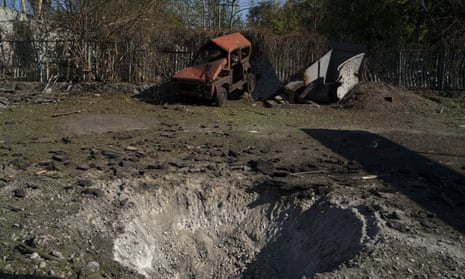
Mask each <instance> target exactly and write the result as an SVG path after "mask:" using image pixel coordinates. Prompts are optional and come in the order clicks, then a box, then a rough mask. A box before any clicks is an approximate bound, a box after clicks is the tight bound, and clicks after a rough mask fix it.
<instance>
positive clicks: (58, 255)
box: [49, 250, 65, 259]
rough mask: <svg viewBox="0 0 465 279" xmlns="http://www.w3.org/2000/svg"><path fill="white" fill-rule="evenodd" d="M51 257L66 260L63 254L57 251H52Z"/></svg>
mask: <svg viewBox="0 0 465 279" xmlns="http://www.w3.org/2000/svg"><path fill="white" fill-rule="evenodd" d="M49 255H50V256H53V257H55V258H58V259H64V258H65V257H63V254H62V253H61V252H60V251H57V250H52V251H50V253H49Z"/></svg>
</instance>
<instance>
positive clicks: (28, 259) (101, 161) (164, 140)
mask: <svg viewBox="0 0 465 279" xmlns="http://www.w3.org/2000/svg"><path fill="white" fill-rule="evenodd" d="M371 86H373V85H371ZM373 90H375V89H373V87H368V88H365V89H363V90H362V93H364V92H368V91H369V92H372V91H373ZM383 90H384V91H383V94H387V95H389V96H397V95H395V94H398V92H396V91H395V90H396V89H395V88H389V89H383ZM389 90H391V91H389ZM407 93H408V92H407ZM402 94H406V93H405V92H402ZM410 94H411V93H410ZM60 96H61V98H62V99H61V101H60V102H57V103H53V102H47V103H42V104H22V103H14V102H9V104H10V105H9V106H8V107H7V108H6V109H3V112H2V113H0V123H1V129H0V155H1V161H0V204H1V208H0V212H1V215H0V251H1V252H0V277H2V278H19V277H18V276H21V275H22V276H32V277H31V278H44V277H46V278H48V277H51V278H56V277H59V278H143V277H144V276H145V277H147V278H190V277H195V278H225V277H228V278H302V277H316V278H346V277H349V278H360V277H370V278H415V277H421V276H426V277H432V278H465V252H464V251H465V239H464V233H465V221H464V220H465V216H464V215H465V213H464V212H465V211H464V210H463V209H464V206H465V195H464V193H465V190H464V187H465V160H464V158H465V153H464V150H465V128H463V125H464V124H465V118H464V115H465V114H464V113H463V112H464V105H463V103H460V101H455V102H454V101H452V100H449V99H440V101H441V102H437V101H435V102H432V101H430V100H429V99H425V98H422V97H419V96H417V97H418V100H417V101H415V102H410V101H409V102H408V104H405V103H402V104H401V105H399V106H393V105H392V103H390V104H387V106H388V107H387V108H386V106H384V105H383V106H376V108H375V109H371V108H367V107H366V103H364V104H365V107H358V108H352V109H340V108H331V107H321V108H319V109H299V108H282V109H276V108H273V109H268V108H264V107H262V106H261V104H259V103H256V104H253V103H245V102H242V101H240V102H235V103H234V104H233V105H231V106H229V107H225V108H215V107H208V106H192V105H187V104H169V105H164V106H158V105H153V104H150V103H144V102H142V101H139V100H138V99H137V98H132V96H128V95H123V94H112V95H105V94H103V95H98V96H94V95H91V94H84V95H80V96H67V97H63V96H62V95H60ZM7 97H8V96H7ZM382 100H385V99H384V98H382ZM389 100H390V99H389V98H388V101H389ZM366 101H367V100H365V99H364V102H366ZM378 102H379V100H378ZM389 102H390V101H389ZM5 103H6V102H5ZM11 104H12V105H11ZM70 111H71V112H72V111H81V112H80V113H76V114H70V115H63V116H59V117H53V115H54V114H57V113H66V112H70ZM34 276H35V277H34Z"/></svg>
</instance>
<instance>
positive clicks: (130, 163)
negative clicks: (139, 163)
mask: <svg viewBox="0 0 465 279" xmlns="http://www.w3.org/2000/svg"><path fill="white" fill-rule="evenodd" d="M118 166H120V167H123V168H134V167H135V166H136V163H135V162H133V161H130V160H121V161H120V162H119V164H118Z"/></svg>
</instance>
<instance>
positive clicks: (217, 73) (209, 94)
mask: <svg viewBox="0 0 465 279" xmlns="http://www.w3.org/2000/svg"><path fill="white" fill-rule="evenodd" d="M251 52H252V44H251V43H250V41H249V40H247V39H246V38H245V37H244V36H243V35H242V34H240V33H233V34H228V35H224V36H221V37H217V38H213V39H211V40H209V41H208V42H207V43H206V44H205V45H204V46H203V47H201V48H200V50H199V52H198V54H197V55H196V58H195V59H194V62H193V63H192V66H190V67H187V68H185V69H182V70H181V71H179V72H177V73H175V74H174V75H173V76H172V84H173V89H174V90H175V91H176V93H177V94H178V95H181V96H194V97H198V98H203V99H207V100H211V101H212V102H214V103H216V105H218V106H223V105H224V104H225V103H226V100H227V99H228V96H229V94H230V93H231V92H233V91H235V90H241V91H247V92H249V93H250V94H253V91H254V90H255V84H256V80H255V76H254V75H253V74H252V69H251V65H250V55H251Z"/></svg>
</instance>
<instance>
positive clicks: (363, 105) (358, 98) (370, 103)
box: [339, 82, 428, 112]
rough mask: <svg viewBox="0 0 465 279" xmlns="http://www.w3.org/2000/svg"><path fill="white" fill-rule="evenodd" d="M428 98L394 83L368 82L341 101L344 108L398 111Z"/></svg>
mask: <svg viewBox="0 0 465 279" xmlns="http://www.w3.org/2000/svg"><path fill="white" fill-rule="evenodd" d="M427 102H428V100H426V99H424V98H422V97H421V96H418V95H416V94H414V93H413V92H412V91H408V90H405V89H402V88H399V87H396V86H393V85H389V84H386V83H380V82H366V83H360V84H358V85H356V86H355V87H354V88H353V89H351V90H350V92H349V93H348V94H347V95H346V96H345V97H344V98H343V99H342V100H341V101H340V102H339V105H340V106H341V107H342V108H353V109H363V110H372V111H378V112H382V111H398V110H404V109H409V108H411V107H412V106H417V105H422V104H425V103H427Z"/></svg>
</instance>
